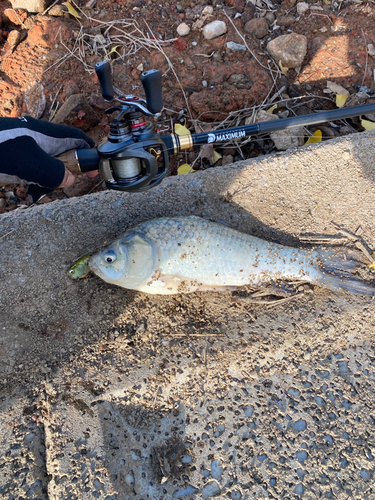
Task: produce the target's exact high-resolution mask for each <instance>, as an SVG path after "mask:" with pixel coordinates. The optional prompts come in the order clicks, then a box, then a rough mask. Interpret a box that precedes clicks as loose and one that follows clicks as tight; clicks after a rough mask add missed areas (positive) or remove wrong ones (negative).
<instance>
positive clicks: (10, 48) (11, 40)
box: [4, 30, 27, 54]
mask: <svg viewBox="0 0 375 500" xmlns="http://www.w3.org/2000/svg"><path fill="white" fill-rule="evenodd" d="M26 37H27V31H26V30H21V31H18V30H12V31H11V32H10V33H9V35H8V38H7V41H6V44H5V46H4V52H5V53H6V54H9V53H10V54H11V53H13V52H14V51H15V50H16V48H17V46H18V45H19V44H20V43H21V42H22V41H23V40H25V38H26Z"/></svg>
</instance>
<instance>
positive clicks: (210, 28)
mask: <svg viewBox="0 0 375 500" xmlns="http://www.w3.org/2000/svg"><path fill="white" fill-rule="evenodd" d="M202 32H203V36H204V38H205V39H206V40H213V39H214V38H217V37H218V36H221V35H224V33H226V32H227V25H226V24H225V23H224V21H212V23H209V24H206V26H205V27H204V28H203V30H202Z"/></svg>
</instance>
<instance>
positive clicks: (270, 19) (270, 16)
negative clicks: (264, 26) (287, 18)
mask: <svg viewBox="0 0 375 500" xmlns="http://www.w3.org/2000/svg"><path fill="white" fill-rule="evenodd" d="M264 19H265V20H266V21H267V23H268V24H269V25H271V24H273V23H274V22H275V16H274V14H272V12H267V14H266V15H265V16H264Z"/></svg>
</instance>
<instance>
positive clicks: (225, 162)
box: [213, 155, 234, 477]
mask: <svg viewBox="0 0 375 500" xmlns="http://www.w3.org/2000/svg"><path fill="white" fill-rule="evenodd" d="M233 161H234V158H233V156H232V155H224V156H223V159H222V160H221V166H222V167H224V166H225V165H231V164H232V163H233ZM213 477H214V476H213Z"/></svg>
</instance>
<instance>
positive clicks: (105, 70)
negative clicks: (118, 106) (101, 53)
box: [95, 61, 115, 101]
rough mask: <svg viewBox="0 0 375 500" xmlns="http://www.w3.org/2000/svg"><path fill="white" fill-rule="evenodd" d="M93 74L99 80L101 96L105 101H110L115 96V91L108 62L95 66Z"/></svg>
mask: <svg viewBox="0 0 375 500" xmlns="http://www.w3.org/2000/svg"><path fill="white" fill-rule="evenodd" d="M95 73H96V75H97V77H98V79H99V83H100V88H101V90H102V96H103V97H104V99H105V100H106V101H111V100H112V99H113V96H114V95H115V89H114V88H113V85H112V75H111V65H110V64H109V62H108V61H102V62H98V63H96V64H95Z"/></svg>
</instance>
